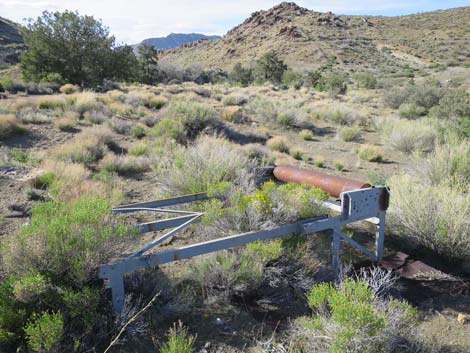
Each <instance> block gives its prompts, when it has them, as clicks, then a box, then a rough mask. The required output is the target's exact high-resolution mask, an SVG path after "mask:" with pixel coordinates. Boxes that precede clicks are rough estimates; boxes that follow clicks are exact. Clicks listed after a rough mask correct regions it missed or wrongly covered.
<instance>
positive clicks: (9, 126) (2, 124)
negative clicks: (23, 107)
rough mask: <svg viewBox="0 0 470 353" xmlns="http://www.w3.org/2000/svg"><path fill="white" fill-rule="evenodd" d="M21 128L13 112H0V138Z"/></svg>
mask: <svg viewBox="0 0 470 353" xmlns="http://www.w3.org/2000/svg"><path fill="white" fill-rule="evenodd" d="M21 130H22V129H21V128H20V126H19V125H18V120H17V119H16V116H15V115H14V114H0V139H1V138H6V137H9V136H10V135H13V134H15V133H18V132H20V131H21Z"/></svg>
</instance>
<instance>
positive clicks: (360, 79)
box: [354, 72, 377, 89]
mask: <svg viewBox="0 0 470 353" xmlns="http://www.w3.org/2000/svg"><path fill="white" fill-rule="evenodd" d="M354 79H355V80H356V81H357V85H358V86H359V87H360V88H367V89H374V88H375V87H377V78H376V77H375V76H374V74H372V73H370V72H362V73H358V74H356V75H354Z"/></svg>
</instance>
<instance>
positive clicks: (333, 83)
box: [315, 72, 348, 96]
mask: <svg viewBox="0 0 470 353" xmlns="http://www.w3.org/2000/svg"><path fill="white" fill-rule="evenodd" d="M347 82H348V79H347V77H346V76H345V75H343V74H341V73H334V72H331V73H328V74H325V75H323V76H321V78H320V79H319V81H318V82H317V84H316V86H315V87H316V88H317V89H319V90H320V91H326V92H328V93H330V94H331V95H333V96H336V95H338V94H345V93H346V91H347V89H348V85H347Z"/></svg>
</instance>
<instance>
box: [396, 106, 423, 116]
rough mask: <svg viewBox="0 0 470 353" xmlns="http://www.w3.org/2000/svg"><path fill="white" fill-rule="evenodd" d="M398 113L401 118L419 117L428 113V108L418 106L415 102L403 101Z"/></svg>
mask: <svg viewBox="0 0 470 353" xmlns="http://www.w3.org/2000/svg"><path fill="white" fill-rule="evenodd" d="M398 113H399V114H400V117H401V118H406V119H418V118H419V117H421V116H423V115H426V108H423V107H420V106H417V105H416V104H414V103H403V104H402V105H400V108H399V110H398Z"/></svg>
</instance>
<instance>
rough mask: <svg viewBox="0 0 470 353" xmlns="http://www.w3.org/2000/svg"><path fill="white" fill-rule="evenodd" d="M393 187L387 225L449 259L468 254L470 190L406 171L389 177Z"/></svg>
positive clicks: (407, 238) (463, 258) (461, 257)
mask: <svg viewBox="0 0 470 353" xmlns="http://www.w3.org/2000/svg"><path fill="white" fill-rule="evenodd" d="M388 185H390V187H391V188H392V189H393V198H391V203H390V210H389V212H388V213H389V214H390V216H389V219H390V223H389V225H390V229H391V230H393V231H394V232H395V234H397V235H399V236H400V237H402V238H403V239H406V240H408V241H411V242H412V243H415V244H418V245H421V246H424V247H426V248H430V249H433V250H434V251H436V252H437V253H439V254H441V255H442V256H445V257H447V258H449V259H454V260H455V259H461V260H465V259H467V258H468V256H470V223H469V217H468V213H469V211H470V192H469V191H470V190H469V188H468V184H464V185H453V186H449V184H448V182H447V180H444V181H443V182H441V183H439V184H437V185H429V184H428V183H426V182H423V180H421V179H420V178H416V177H410V176H406V175H398V176H393V177H391V178H390V179H389V180H388Z"/></svg>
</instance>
